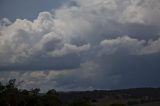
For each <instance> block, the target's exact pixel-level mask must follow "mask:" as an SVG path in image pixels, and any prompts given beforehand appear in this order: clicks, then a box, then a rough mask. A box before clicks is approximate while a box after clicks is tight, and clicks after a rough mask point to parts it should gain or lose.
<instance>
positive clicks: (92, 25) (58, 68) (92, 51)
mask: <svg viewBox="0 0 160 106" xmlns="http://www.w3.org/2000/svg"><path fill="white" fill-rule="evenodd" d="M159 7H160V2H159V0H152V1H151V0H127V1H126V0H73V1H72V2H70V3H67V4H64V5H62V6H61V7H59V8H58V9H55V10H53V11H51V12H40V13H39V15H38V17H37V18H36V19H35V20H33V21H31V20H27V19H24V20H22V19H17V20H16V21H14V22H10V21H9V20H8V19H7V18H4V19H2V20H1V21H0V60H1V61H0V71H2V70H4V71H6V70H8V71H9V72H4V71H2V72H1V73H3V74H2V76H1V77H0V78H1V80H3V79H5V78H4V77H3V76H7V74H5V73H10V71H13V73H10V74H9V75H11V74H13V75H15V76H17V78H22V79H23V78H24V79H25V80H26V79H28V80H27V81H26V82H27V83H28V85H29V86H32V85H34V84H35V82H37V87H38V86H41V85H47V83H51V84H50V85H53V86H55V87H57V88H58V89H63V90H64V89H73V88H74V89H76V88H79V89H82V88H84V89H87V88H89V89H90V88H98V87H99V88H102V89H103V88H116V87H122V86H121V85H120V84H122V85H124V86H126V87H127V86H129V85H128V84H129V82H127V81H126V79H127V78H128V79H129V80H128V81H133V80H134V78H133V77H131V78H129V77H128V76H127V74H128V75H129V76H130V75H131V74H129V73H132V74H133V75H134V77H135V76H138V75H139V77H138V79H139V80H140V79H141V78H140V76H142V74H136V73H140V72H141V70H146V72H145V73H147V74H146V76H145V78H146V79H151V77H149V75H150V71H151V70H152V69H154V71H155V73H156V72H157V70H159V67H158V65H157V63H159V61H160V59H159V58H158V56H159V53H160V38H159V33H160V32H159V28H160V26H159V22H160V21H159V18H160V11H159ZM124 35H127V36H124ZM124 58H125V59H124ZM154 59H155V61H156V63H154V64H153V63H151V62H150V60H152V61H153V60H154ZM122 60H123V61H124V62H121V61H122ZM143 60H145V61H143ZM145 64H147V65H145ZM144 65H145V67H141V66H144ZM126 66H129V67H132V69H130V71H126V70H129V68H128V67H126ZM137 67H138V68H137ZM35 70H36V71H35ZM49 70H52V71H49ZM24 71H25V72H24ZM26 71H28V72H26ZM32 71H35V72H32ZM156 75H157V74H154V76H155V78H157V79H158V77H157V76H156ZM7 77H8V78H11V77H12V76H11V77H9V76H7ZM42 77H43V78H42ZM95 78H96V79H95ZM145 78H144V79H142V82H141V83H143V84H142V85H147V83H145ZM73 79H74V80H73ZM20 80H21V79H20ZM158 80H159V79H158ZM136 81H137V80H136ZM136 81H135V82H134V81H133V82H134V84H135V86H136ZM152 81H154V79H153V80H152ZM133 86H134V85H133ZM26 87H27V84H26ZM43 87H44V86H43ZM43 87H42V88H43ZM47 87H48V86H47ZM45 89H46V88H45Z"/></svg>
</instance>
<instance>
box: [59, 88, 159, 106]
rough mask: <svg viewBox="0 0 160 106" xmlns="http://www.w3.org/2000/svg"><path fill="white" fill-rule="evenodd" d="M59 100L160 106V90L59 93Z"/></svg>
mask: <svg viewBox="0 0 160 106" xmlns="http://www.w3.org/2000/svg"><path fill="white" fill-rule="evenodd" d="M59 98H60V99H61V100H62V101H69V102H72V101H74V100H76V99H79V98H88V99H90V100H91V102H92V103H93V104H95V105H96V106H109V105H110V104H112V103H114V102H121V103H124V104H126V105H128V106H130V105H132V106H149V105H147V104H154V103H155V102H156V103H155V104H159V105H158V106H160V88H131V89H121V90H94V91H74V92H59ZM146 103H147V104H146ZM142 104H144V105H142ZM152 106H154V105H152ZM155 106H156V105H155Z"/></svg>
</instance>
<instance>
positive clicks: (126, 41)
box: [99, 36, 160, 55]
mask: <svg viewBox="0 0 160 106" xmlns="http://www.w3.org/2000/svg"><path fill="white" fill-rule="evenodd" d="M100 46H101V47H102V50H101V51H100V52H99V55H103V54H105V55H110V54H115V53H124V54H131V55H147V54H154V53H159V52H160V40H159V39H158V40H155V41H153V40H149V41H146V40H138V39H135V38H130V37H128V36H123V37H118V38H115V39H106V40H103V41H101V43H100Z"/></svg>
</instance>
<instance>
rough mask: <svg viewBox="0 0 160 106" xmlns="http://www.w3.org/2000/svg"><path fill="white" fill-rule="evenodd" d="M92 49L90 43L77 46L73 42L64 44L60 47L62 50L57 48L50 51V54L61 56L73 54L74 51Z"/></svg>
mask: <svg viewBox="0 0 160 106" xmlns="http://www.w3.org/2000/svg"><path fill="white" fill-rule="evenodd" d="M89 49H90V45H89V44H87V45H82V46H76V45H71V44H64V46H63V47H62V48H61V49H60V50H55V51H53V52H51V53H49V54H50V55H52V56H54V57H59V56H64V55H67V54H73V53H76V54H78V53H80V52H83V51H87V50H89Z"/></svg>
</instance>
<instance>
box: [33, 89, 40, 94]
mask: <svg viewBox="0 0 160 106" xmlns="http://www.w3.org/2000/svg"><path fill="white" fill-rule="evenodd" d="M31 92H32V93H33V95H38V93H39V92H40V89H39V88H35V89H31Z"/></svg>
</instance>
